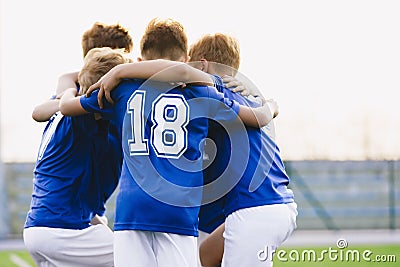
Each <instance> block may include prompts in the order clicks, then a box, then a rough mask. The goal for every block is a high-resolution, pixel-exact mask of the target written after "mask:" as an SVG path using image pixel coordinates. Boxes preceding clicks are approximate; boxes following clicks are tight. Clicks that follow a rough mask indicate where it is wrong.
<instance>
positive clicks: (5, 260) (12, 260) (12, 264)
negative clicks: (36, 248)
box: [0, 251, 36, 267]
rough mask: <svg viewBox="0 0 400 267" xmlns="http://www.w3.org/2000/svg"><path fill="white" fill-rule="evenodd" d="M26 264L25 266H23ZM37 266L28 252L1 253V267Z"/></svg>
mask: <svg viewBox="0 0 400 267" xmlns="http://www.w3.org/2000/svg"><path fill="white" fill-rule="evenodd" d="M21 261H23V262H21ZM23 263H25V265H24V264H23ZM26 263H27V264H29V265H30V266H36V264H35V262H34V261H33V260H32V258H31V256H30V255H29V253H28V252H26V251H0V266H1V267H23V266H24V267H25V266H26V267H27V266H29V265H26Z"/></svg>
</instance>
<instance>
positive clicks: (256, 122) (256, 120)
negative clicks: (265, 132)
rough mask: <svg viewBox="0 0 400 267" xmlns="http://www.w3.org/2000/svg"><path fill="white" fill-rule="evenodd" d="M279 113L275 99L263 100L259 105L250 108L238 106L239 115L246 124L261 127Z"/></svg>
mask: <svg viewBox="0 0 400 267" xmlns="http://www.w3.org/2000/svg"><path fill="white" fill-rule="evenodd" d="M278 113H279V107H278V104H277V102H276V101H275V100H273V99H268V100H265V101H264V104H263V105H262V106H261V107H257V108H250V107H246V106H240V109H239V117H240V119H241V120H242V121H243V122H244V124H246V125H247V126H251V127H256V128H261V127H264V126H266V125H267V124H268V123H269V122H270V121H271V120H272V119H273V118H275V117H276V116H277V115H278Z"/></svg>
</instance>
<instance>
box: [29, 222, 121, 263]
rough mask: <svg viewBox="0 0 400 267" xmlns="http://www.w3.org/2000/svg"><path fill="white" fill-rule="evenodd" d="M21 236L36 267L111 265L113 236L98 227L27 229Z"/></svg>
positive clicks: (106, 229) (100, 225)
mask: <svg viewBox="0 0 400 267" xmlns="http://www.w3.org/2000/svg"><path fill="white" fill-rule="evenodd" d="M23 236H24V243H25V246H26V247H27V249H28V251H29V253H30V254H31V256H32V258H33V259H34V260H35V262H36V264H37V265H38V266H39V267H53V266H56V267H59V266H63V267H69V266H71V267H76V266H87V267H90V266H93V267H95V266H114V259H113V233H112V231H111V230H110V228H108V227H106V226H105V225H102V224H98V225H93V226H90V227H88V228H85V229H82V230H72V229H61V228H49V227H30V228H25V229H24V233H23Z"/></svg>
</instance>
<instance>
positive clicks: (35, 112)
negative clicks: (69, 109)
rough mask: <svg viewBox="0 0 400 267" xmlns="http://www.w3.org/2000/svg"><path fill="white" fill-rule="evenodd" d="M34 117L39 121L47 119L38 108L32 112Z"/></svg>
mask: <svg viewBox="0 0 400 267" xmlns="http://www.w3.org/2000/svg"><path fill="white" fill-rule="evenodd" d="M32 119H33V120H35V121H37V122H44V121H46V120H44V119H43V117H42V116H41V113H40V112H39V111H37V110H36V108H35V109H34V110H33V112H32Z"/></svg>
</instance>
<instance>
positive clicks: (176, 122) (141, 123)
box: [128, 90, 189, 158]
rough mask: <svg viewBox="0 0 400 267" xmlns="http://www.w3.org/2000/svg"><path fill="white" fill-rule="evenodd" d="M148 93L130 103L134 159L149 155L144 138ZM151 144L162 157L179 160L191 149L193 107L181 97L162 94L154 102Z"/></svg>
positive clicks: (131, 151)
mask: <svg viewBox="0 0 400 267" xmlns="http://www.w3.org/2000/svg"><path fill="white" fill-rule="evenodd" d="M145 101H146V91H142V90H137V91H136V92H135V93H134V94H133V95H132V96H131V97H130V99H129V101H128V112H129V114H130V115H131V125H132V139H129V140H128V146H129V151H130V155H131V156H133V155H148V153H149V149H148V139H145V138H144V130H145V122H146V118H145V114H144V105H145ZM151 120H152V122H153V126H152V127H151V135H150V143H151V145H152V146H153V148H154V151H155V152H156V154H157V156H158V157H163V158H179V157H180V156H181V155H182V154H183V153H184V152H185V151H186V149H187V141H188V140H187V139H188V133H187V129H186V126H187V124H188V122H189V105H188V104H187V102H186V100H185V98H184V97H183V96H182V95H178V94H161V95H160V96H159V97H157V98H156V99H155V100H154V101H153V102H152V110H151Z"/></svg>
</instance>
